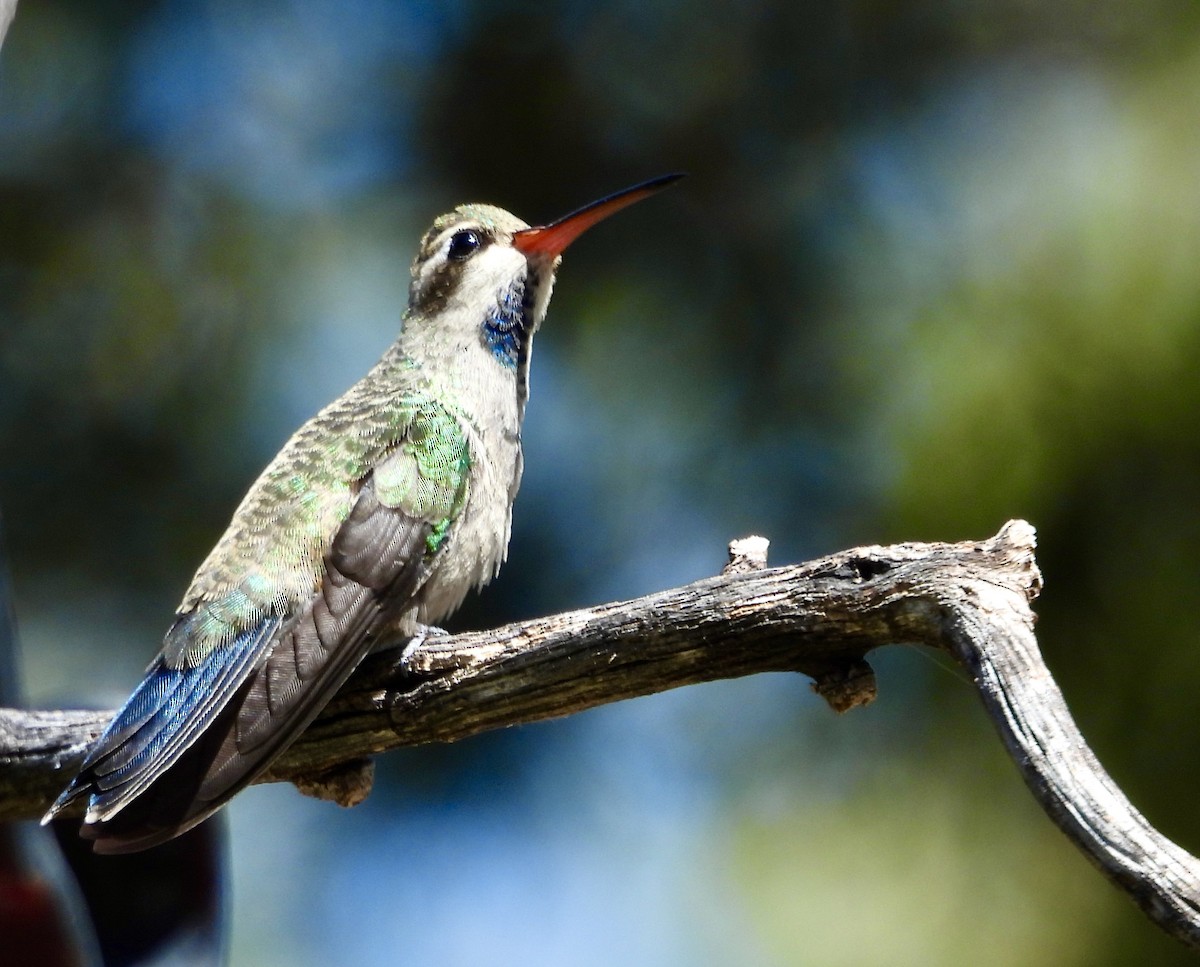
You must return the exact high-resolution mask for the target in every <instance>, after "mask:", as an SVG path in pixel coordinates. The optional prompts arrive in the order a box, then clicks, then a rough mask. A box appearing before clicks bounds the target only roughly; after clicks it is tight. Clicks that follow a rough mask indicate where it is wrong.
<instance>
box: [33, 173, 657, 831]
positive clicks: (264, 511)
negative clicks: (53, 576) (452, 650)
mask: <svg viewBox="0 0 1200 967" xmlns="http://www.w3.org/2000/svg"><path fill="white" fill-rule="evenodd" d="M679 177H680V176H679V175H667V176H664V177H662V178H657V179H654V180H652V181H648V182H645V183H644V184H641V185H636V186H634V187H632V188H629V189H626V190H625V191H622V192H618V193H617V194H615V195H611V196H609V197H608V198H604V199H602V200H600V201H598V202H595V203H593V204H591V205H588V206H586V207H584V208H581V209H579V210H578V211H576V212H574V213H572V214H570V215H567V216H566V217H564V218H561V219H559V220H558V221H555V222H551V223H550V224H548V225H542V226H539V227H534V228H531V227H530V226H528V225H527V224H526V223H525V222H523V221H521V220H520V219H519V218H517V217H515V216H514V215H511V214H509V213H508V212H506V211H503V210H502V209H499V208H494V207H492V206H490V205H462V206H460V207H459V208H456V209H455V210H454V211H452V212H450V213H449V214H448V215H443V216H442V217H440V218H438V219H437V220H436V221H435V222H434V223H433V227H432V228H430V229H429V231H428V232H427V233H426V234H425V237H424V238H423V239H422V241H421V247H420V250H419V252H418V253H417V257H416V259H415V260H414V262H413V265H412V284H411V286H410V289H409V304H408V310H407V312H406V313H405V315H404V323H403V327H402V331H401V334H400V337H399V338H398V339H397V341H396V342H395V344H394V345H393V346H392V347H391V348H390V349H389V350H388V351H387V352H386V353H385V354H384V356H383V358H382V359H381V360H380V361H379V362H378V363H377V364H376V365H375V367H374V368H373V369H372V370H371V371H370V372H369V373H368V374H367V375H366V376H365V377H364V378H363V379H362V380H361V381H359V382H358V383H356V384H355V385H354V386H353V387H352V388H351V389H350V390H349V391H348V392H347V393H346V394H345V395H344V396H342V397H341V398H340V399H337V400H335V401H334V402H333V403H331V404H330V405H329V406H327V407H325V409H323V410H322V411H321V412H320V413H318V414H317V415H316V416H315V417H313V418H312V419H311V420H309V421H308V422H307V423H305V424H304V425H303V426H302V427H301V428H300V429H299V430H298V431H296V433H295V435H293V436H292V438H291V439H290V440H288V442H287V443H286V444H285V445H284V447H283V449H282V450H280V452H279V454H278V455H277V456H276V457H275V459H274V460H272V461H271V462H270V464H268V465H267V468H266V469H265V470H264V471H263V472H262V475H261V476H260V477H259V478H258V480H257V481H255V483H254V485H253V486H252V487H251V488H250V491H249V493H248V494H247V495H246V497H245V499H244V500H243V501H242V503H241V505H240V506H239V507H238V509H237V511H236V512H235V513H234V515H233V520H232V522H231V523H230V525H229V529H228V530H227V531H226V532H225V534H224V536H223V537H222V538H221V539H220V541H218V542H217V545H216V547H214V548H213V550H212V552H211V553H210V554H209V555H208V558H207V559H206V560H205V561H204V563H203V564H201V565H200V569H199V570H198V571H197V572H196V576H195V578H194V579H193V580H192V584H191V586H190V587H189V588H188V591H187V593H186V594H185V595H184V598H183V601H182V603H181V604H180V605H179V608H178V610H177V611H176V615H175V621H174V623H173V624H172V625H171V628H170V630H169V631H168V632H167V634H166V638H165V640H164V642H163V647H162V651H161V652H160V653H159V655H158V657H156V658H155V659H154V661H153V662H151V664H150V667H149V668H148V669H147V671H146V676H145V678H144V679H143V680H142V683H141V684H140V685H139V686H138V687H137V689H136V690H135V691H134V693H133V695H132V696H131V697H130V699H129V700H128V701H127V702H126V703H125V705H124V707H122V708H121V710H120V711H119V712H117V714H116V715H115V716H114V718H113V720H112V722H111V723H109V725H108V727H107V728H106V729H105V731H104V733H103V734H102V735H101V736H100V738H99V739H97V740H96V742H95V744H94V745H93V746H92V747H91V749H90V750H89V752H88V755H87V758H86V759H85V760H84V763H83V767H82V768H81V770H80V772H79V775H77V776H76V777H75V778H74V779H73V780H72V781H71V784H70V785H69V786H68V787H67V789H66V790H65V791H64V792H63V793H62V795H61V796H59V797H58V799H57V801H56V802H55V803H54V805H53V806H52V807H51V808H50V810H49V812H48V813H47V814H46V816H45V818H44V819H43V822H48V821H49V820H51V819H53V818H54V817H55V816H56V815H58V814H59V813H61V812H63V811H64V810H67V809H69V808H70V807H71V806H72V805H74V804H75V803H76V802H77V801H79V800H86V813H85V815H84V819H83V827H82V830H81V833H82V835H83V836H84V837H86V838H88V839H92V840H94V841H95V843H94V849H95V850H96V851H97V852H101V853H122V852H130V851H133V850H139V849H144V848H146V847H149V846H153V845H155V844H157V843H161V842H163V841H165V840H168V839H170V838H172V837H174V836H177V835H179V834H180V833H182V832H184V831H185V830H187V829H190V828H191V827H193V826H195V825H196V824H197V823H199V822H201V821H203V820H204V819H206V818H207V817H208V816H210V815H212V814H213V813H214V812H215V811H216V810H217V809H219V808H220V807H221V806H222V805H224V804H225V803H226V802H228V800H229V799H230V798H231V797H232V796H233V795H234V794H235V793H237V792H238V791H239V790H241V789H242V788H244V787H245V786H246V785H248V784H249V783H250V782H251V781H253V779H254V778H255V777H256V776H257V775H259V774H260V773H261V772H262V771H263V770H265V769H266V768H267V766H268V765H269V764H270V763H271V761H272V760H273V759H274V758H275V757H276V756H278V755H279V754H280V752H282V751H283V750H284V749H285V748H286V747H287V746H288V745H289V744H290V743H291V742H292V741H293V740H294V739H295V738H296V737H297V736H298V735H299V734H300V732H302V731H303V730H304V728H305V727H306V726H307V725H308V724H309V723H310V722H311V721H312V720H313V718H314V717H316V715H317V713H318V712H320V710H321V709H322V707H323V706H324V705H325V703H326V702H327V701H328V700H329V698H330V697H331V696H332V695H333V693H334V692H335V691H336V690H337V689H338V687H339V686H341V684H342V683H343V682H344V681H345V680H346V678H347V677H348V676H349V675H350V673H351V672H352V671H353V670H354V668H355V666H356V665H357V664H358V663H359V661H361V660H362V658H363V656H364V655H365V654H366V653H367V652H368V651H369V650H370V649H371V647H372V646H373V645H374V644H375V643H376V642H377V641H378V639H379V638H380V637H381V635H382V634H383V633H384V632H387V634H388V636H391V637H394V636H395V634H396V633H399V634H407V635H412V634H414V633H416V632H417V630H418V627H419V626H420V625H427V624H432V623H435V622H438V621H440V620H441V619H443V618H444V617H445V616H446V615H448V614H449V613H450V612H452V611H453V610H454V609H455V608H457V607H458V605H459V604H460V603H461V602H462V600H463V598H464V597H465V596H466V594H467V592H468V591H470V590H471V589H473V588H479V587H481V586H482V585H484V584H486V583H487V582H488V581H489V580H491V579H492V578H493V577H494V576H495V575H496V573H497V571H498V570H499V568H500V564H501V562H503V560H504V558H505V555H506V553H507V549H508V539H509V534H510V531H511V525H512V505H513V499H514V498H515V497H516V494H517V488H518V486H519V485H520V483H521V469H522V456H521V422H522V419H523V417H524V414H525V403H526V400H527V398H528V379H529V359H530V349H531V347H532V342H533V336H534V333H535V332H536V331H537V329H538V326H539V325H540V324H541V322H542V319H543V318H545V315H546V307H547V305H548V304H549V302H550V292H551V289H552V288H553V285H554V276H555V272H556V271H557V269H558V266H559V263H560V261H561V254H562V252H563V250H564V249H565V248H566V247H567V246H568V245H570V244H571V242H572V241H574V240H575V239H576V238H577V237H578V236H579V235H580V234H582V233H583V232H584V231H586V230H587V229H588V228H590V227H591V226H592V225H594V224H596V223H597V222H599V221H600V220H601V219H603V218H606V217H607V216H609V215H611V214H612V213H613V212H616V211H618V210H619V209H621V208H624V207H625V206H627V205H630V204H633V203H634V202H636V201H638V200H640V199H642V198H645V197H646V196H648V195H650V194H652V193H654V192H656V191H658V190H659V189H661V188H664V187H666V186H667V185H669V184H671V183H672V182H673V181H675V180H677V179H678V178H679Z"/></svg>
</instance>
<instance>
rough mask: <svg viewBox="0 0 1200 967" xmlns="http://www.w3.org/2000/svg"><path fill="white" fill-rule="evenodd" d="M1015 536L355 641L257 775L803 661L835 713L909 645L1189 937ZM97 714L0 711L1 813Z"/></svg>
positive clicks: (1196, 880)
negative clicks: (875, 662)
mask: <svg viewBox="0 0 1200 967" xmlns="http://www.w3.org/2000/svg"><path fill="white" fill-rule="evenodd" d="M1034 546H1035V540H1034V531H1033V528H1032V527H1031V526H1030V525H1029V524H1027V523H1025V522H1024V521H1012V522H1010V523H1008V524H1007V525H1005V527H1004V528H1003V529H1002V530H1001V531H1000V533H999V534H997V535H996V536H995V537H994V538H991V539H990V540H987V541H982V542H966V543H960V544H898V545H893V546H890V547H860V548H855V549H852V550H849V551H844V552H842V553H840V554H835V555H832V556H830V557H826V558H822V559H820V560H817V561H812V562H809V563H807V564H801V565H796V566H792V567H782V568H774V569H770V570H766V569H763V563H764V562H765V542H763V541H761V539H750V540H748V541H746V542H735V544H734V545H733V546H732V547H731V556H732V557H733V560H732V561H731V563H730V565H729V566H728V567H727V568H726V570H725V572H724V573H723V574H722V575H721V576H719V577H714V578H710V579H707V580H703V581H697V582H696V583H694V584H689V585H687V586H685V587H682V588H675V589H672V590H669V591H662V592H660V593H658V594H652V595H649V596H647V597H644V598H639V599H637V600H634V601H624V602H617V603H613V604H606V605H602V606H600V607H595V608H586V609H583V610H580V611H572V612H568V613H565V614H559V615H554V616H551V617H547V618H539V619H536V620H532V621H527V622H523V623H520V624H514V625H509V626H506V627H504V628H499V629H496V630H495V631H488V632H472V633H468V634H459V635H453V636H441V635H436V636H430V637H427V638H425V639H424V640H421V641H418V642H415V643H413V644H410V645H409V646H408V647H407V648H405V649H404V650H403V651H397V650H393V651H390V652H381V653H379V654H376V655H373V656H371V657H370V658H369V659H368V660H367V661H366V662H364V663H363V665H362V667H360V668H359V670H358V671H357V672H356V673H355V675H354V677H353V678H352V679H351V680H350V681H349V682H348V683H347V685H346V686H345V688H343V690H342V691H341V692H340V693H339V694H338V695H337V696H336V697H335V699H334V700H333V701H332V702H331V703H330V704H329V706H328V707H327V708H326V709H325V711H324V712H323V713H322V715H321V717H320V718H319V719H318V720H317V721H316V722H314V723H313V725H312V726H311V727H310V728H309V729H308V731H307V732H306V733H305V734H304V735H303V736H302V737H301V738H300V739H299V740H298V741H297V742H296V743H295V745H293V746H292V747H291V748H290V749H289V750H288V751H287V752H286V753H284V754H283V755H282V756H281V757H280V759H279V760H278V761H277V762H276V763H275V764H274V765H273V766H272V768H271V770H270V772H269V773H268V774H267V775H266V776H265V777H264V781H279V780H289V781H292V782H295V783H296V784H297V785H298V786H299V787H300V788H301V789H302V790H303V791H305V792H306V793H308V794H310V795H317V796H320V797H323V798H329V799H334V800H336V801H338V802H341V803H343V804H353V803H355V802H358V801H360V800H361V799H362V798H363V797H364V796H365V795H366V794H367V792H368V791H369V789H370V782H371V766H370V758H369V757H370V756H372V755H374V754H376V753H379V752H382V751H385V750H387V749H391V748H395V747H398V746H407V745H418V744H421V743H426V742H453V741H456V740H458V739H463V738H466V737H468V736H471V735H475V734H476V733H479V732H484V731H487V730H490V729H496V728H502V727H505V726H510V725H517V724H520V723H523V722H532V721H536V720H539V719H546V718H554V717H558V716H564V715H570V714H572V713H574V712H578V711H582V710H583V709H587V708H592V707H594V706H596V705H601V704H604V703H606V702H614V701H619V700H621V699H626V698H633V697H635V696H639V695H647V694H650V693H653V692H660V691H664V690H666V689H669V688H677V687H679V686H681V685H690V684H693V683H696V682H703V681H712V680H714V679H720V678H734V677H738V676H742V675H751V674H755V673H757V672H765V671H795V672H802V673H804V674H806V675H809V676H811V677H812V678H813V680H814V686H813V687H814V688H815V689H816V691H817V692H818V693H819V694H821V695H822V696H823V697H824V698H825V699H826V701H828V702H829V703H830V705H832V706H833V707H834V708H835V709H837V710H839V711H846V710H848V709H851V708H853V707H855V706H856V705H861V704H864V703H866V702H869V701H870V700H871V699H872V698H873V697H874V695H875V679H874V675H873V673H872V671H871V668H870V666H869V665H868V664H867V661H866V655H867V653H868V652H870V651H871V650H872V649H874V648H878V647H881V646H883V645H889V644H900V643H906V644H921V645H927V646H929V647H933V648H939V649H942V650H944V651H947V652H949V653H950V654H951V655H953V656H954V657H955V658H956V659H957V660H958V661H959V662H960V663H961V664H962V665H964V666H965V667H966V668H967V670H968V671H969V672H970V673H971V677H972V679H973V681H974V683H975V685H976V687H977V689H978V691H979V694H980V697H981V699H982V700H983V704H984V707H985V709H986V710H987V712H988V714H989V715H990V716H991V718H992V720H993V722H994V724H995V726H996V728H997V730H998V731H999V733H1000V737H1001V739H1002V740H1003V742H1004V744H1005V746H1006V747H1007V749H1008V751H1009V753H1010V755H1011V756H1012V757H1013V759H1014V761H1015V762H1016V764H1017V766H1018V768H1019V769H1020V771H1021V774H1022V775H1023V777H1024V778H1025V782H1026V784H1027V785H1028V786H1029V788H1030V790H1031V791H1032V792H1033V794H1034V795H1035V796H1036V797H1037V799H1038V801H1039V802H1040V803H1041V804H1042V806H1043V808H1044V809H1045V810H1046V812H1047V814H1048V815H1049V816H1050V817H1051V819H1053V820H1054V821H1055V823H1057V824H1058V826H1059V827H1060V828H1061V829H1062V830H1063V831H1064V832H1065V833H1066V834H1067V835H1068V836H1069V837H1070V838H1071V840H1072V841H1073V842H1074V843H1075V844H1076V845H1077V846H1078V847H1079V848H1080V849H1082V850H1083V851H1084V853H1085V854H1086V855H1087V856H1088V857H1089V858H1090V859H1091V860H1092V861H1093V862H1094V863H1095V864H1096V866H1097V867H1099V868H1100V870H1101V871H1103V872H1104V874H1105V875H1106V876H1107V877H1108V878H1109V879H1110V880H1111V881H1112V882H1113V883H1115V884H1116V885H1117V886H1119V887H1120V888H1121V889H1123V890H1125V891H1126V892H1127V893H1129V895H1130V896H1131V897H1132V898H1133V899H1134V901H1135V902H1136V903H1138V904H1139V906H1141V908H1142V909H1143V910H1144V911H1145V912H1146V914H1147V915H1148V916H1149V917H1150V918H1151V919H1152V920H1154V921H1155V922H1156V923H1157V924H1158V925H1159V926H1160V927H1162V929H1164V930H1165V931H1167V932H1168V933H1170V934H1171V935H1172V936H1175V937H1176V938H1178V939H1179V940H1181V941H1183V942H1184V943H1186V944H1188V945H1190V946H1193V947H1200V863H1198V862H1197V860H1196V859H1195V858H1194V857H1192V856H1191V855H1189V854H1188V853H1187V852H1185V851H1184V850H1182V849H1181V848H1180V847H1178V846H1177V845H1175V844H1174V843H1172V842H1171V841H1170V840H1168V839H1166V838H1165V837H1164V836H1162V835H1161V834H1159V833H1158V832H1157V831H1156V830H1155V829H1154V828H1153V827H1152V826H1150V824H1149V823H1148V822H1146V820H1145V819H1144V818H1143V817H1142V816H1141V814H1140V813H1138V811H1137V810H1136V809H1134V808H1133V806H1132V805H1131V804H1130V803H1129V801H1128V800H1127V799H1126V798H1125V796H1124V795H1123V794H1122V793H1121V791H1120V789H1118V788H1117V786H1116V784H1115V783H1114V782H1113V781H1112V779H1111V778H1110V777H1109V776H1108V774H1107V773H1106V772H1105V771H1104V770H1103V768H1102V767H1101V766H1100V764H1099V762H1097V760H1096V758H1095V756H1094V755H1092V753H1091V750H1090V749H1089V748H1088V747H1087V745H1086V743H1085V742H1084V740H1083V737H1082V735H1081V734H1080V733H1079V730H1078V729H1077V728H1076V726H1075V724H1074V722H1073V720H1072V719H1071V716H1070V713H1069V712H1068V711H1067V707H1066V704H1065V702H1064V700H1063V697H1062V694H1061V692H1060V691H1059V689H1058V686H1057V685H1056V684H1055V682H1054V680H1053V678H1052V677H1051V675H1050V673H1049V671H1048V670H1047V669H1046V666H1045V665H1044V663H1043V662H1042V659H1041V655H1040V653H1039V651H1038V647H1037V640H1036V638H1035V637H1034V633H1033V625H1034V615H1033V612H1032V610H1031V609H1030V604H1031V602H1032V601H1033V599H1034V598H1035V597H1036V596H1037V593H1038V591H1039V590H1040V586H1041V576H1040V574H1039V573H1038V569H1037V565H1036V563H1035V561H1034ZM109 714H110V713H107V712H105V713H94V712H77V711H67V712H61V711H58V712H27V711H18V710H11V709H7V710H0V819H31V818H34V817H35V816H38V815H40V813H41V811H42V810H43V809H45V808H46V806H48V805H49V803H50V801H51V799H52V798H53V797H54V796H55V795H56V794H57V793H58V791H59V790H60V789H61V787H62V785H63V784H64V782H65V780H66V777H67V776H68V775H69V774H70V772H71V770H72V769H74V768H76V767H77V766H78V764H79V762H80V761H81V759H82V755H83V751H84V749H85V748H86V746H87V744H88V742H90V741H91V739H92V738H94V737H95V736H96V735H97V734H99V731H100V729H101V728H102V727H103V725H104V724H105V722H106V721H107V719H108V717H109ZM964 779H965V777H964Z"/></svg>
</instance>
